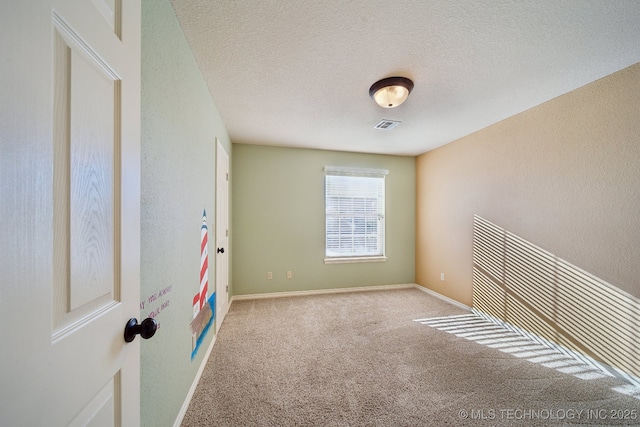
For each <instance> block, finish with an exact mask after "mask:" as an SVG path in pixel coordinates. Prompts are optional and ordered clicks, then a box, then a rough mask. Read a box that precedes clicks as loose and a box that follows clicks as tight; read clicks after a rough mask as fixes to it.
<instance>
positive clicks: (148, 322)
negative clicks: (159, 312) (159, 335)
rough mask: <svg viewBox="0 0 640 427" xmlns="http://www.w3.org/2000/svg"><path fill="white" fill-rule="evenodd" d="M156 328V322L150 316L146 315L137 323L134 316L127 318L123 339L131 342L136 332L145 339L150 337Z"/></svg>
mask: <svg viewBox="0 0 640 427" xmlns="http://www.w3.org/2000/svg"><path fill="white" fill-rule="evenodd" d="M157 329H158V324H157V323H156V321H155V320H153V319H152V318H150V317H147V318H146V319H144V320H143V321H142V323H141V324H139V325H138V319H136V318H135V317H134V318H132V319H129V321H128V322H127V325H126V326H125V327H124V340H125V341H126V342H131V341H133V340H134V339H135V337H136V335H138V334H140V336H141V337H142V338H144V339H145V340H146V339H149V338H151V337H152V336H153V335H154V334H155V333H156V330H157Z"/></svg>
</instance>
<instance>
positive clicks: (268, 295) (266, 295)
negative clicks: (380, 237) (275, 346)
mask: <svg viewBox="0 0 640 427" xmlns="http://www.w3.org/2000/svg"><path fill="white" fill-rule="evenodd" d="M414 286H415V284H413V283H408V284H405V285H373V286H360V287H355V288H334V289H316V290H310V291H291V292H271V293H264V294H247V295H234V296H233V297H232V298H231V300H232V301H235V300H238V301H240V300H251V299H264V298H282V297H295V296H305V295H321V294H339V293H347V292H366V291H385V290H392V289H407V288H413V287H414Z"/></svg>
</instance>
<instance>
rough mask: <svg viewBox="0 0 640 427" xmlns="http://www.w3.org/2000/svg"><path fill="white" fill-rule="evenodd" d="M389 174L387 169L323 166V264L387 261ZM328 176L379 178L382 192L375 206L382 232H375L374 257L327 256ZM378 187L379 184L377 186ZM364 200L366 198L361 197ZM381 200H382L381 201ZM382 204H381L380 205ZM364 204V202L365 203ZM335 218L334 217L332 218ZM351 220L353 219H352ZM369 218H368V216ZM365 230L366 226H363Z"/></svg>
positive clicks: (356, 255) (328, 217)
mask: <svg viewBox="0 0 640 427" xmlns="http://www.w3.org/2000/svg"><path fill="white" fill-rule="evenodd" d="M388 174H389V171H388V170H387V169H369V168H353V167H339V166H325V168H324V177H325V179H324V199H325V214H324V218H325V221H324V223H325V231H324V236H325V245H324V247H325V257H324V263H325V264H339V263H359V262H384V261H386V260H387V256H386V246H385V241H386V215H385V210H386V206H385V205H386V176H387V175H388ZM329 176H343V177H356V178H380V179H381V180H382V191H381V195H380V194H379V193H378V195H377V196H376V197H377V201H378V203H377V204H376V206H377V211H376V216H377V220H378V221H379V224H378V227H381V228H382V230H381V232H380V230H379V229H377V230H376V232H377V233H378V234H379V237H378V238H377V239H376V243H377V245H376V246H377V247H379V248H380V251H379V253H377V254H375V255H368V254H352V255H351V254H349V255H347V254H344V253H343V254H340V255H329V245H328V241H329V233H328V231H329V230H328V229H329V220H330V218H332V217H331V216H330V215H329V212H328V199H329V197H330V196H331V195H330V194H328V177H329ZM377 185H378V186H379V183H378V184H377ZM362 198H364V199H366V196H364V195H363V197H362ZM381 199H382V200H381ZM380 202H382V203H380ZM365 203H366V202H365ZM361 216H362V219H364V221H365V223H366V219H367V215H365V214H364V213H363V214H362V215H361ZM333 218H335V217H333ZM352 218H353V217H352ZM369 218H370V216H369ZM365 228H366V226H365Z"/></svg>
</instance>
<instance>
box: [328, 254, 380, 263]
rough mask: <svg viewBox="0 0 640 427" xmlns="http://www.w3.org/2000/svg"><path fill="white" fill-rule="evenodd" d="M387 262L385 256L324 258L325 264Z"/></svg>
mask: <svg viewBox="0 0 640 427" xmlns="http://www.w3.org/2000/svg"><path fill="white" fill-rule="evenodd" d="M386 260H387V257H386V256H366V257H365V256H361V257H336V258H325V259H324V263H325V264H350V263H358V262H385V261H386Z"/></svg>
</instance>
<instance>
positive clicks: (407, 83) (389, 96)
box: [369, 77, 413, 108]
mask: <svg viewBox="0 0 640 427" xmlns="http://www.w3.org/2000/svg"><path fill="white" fill-rule="evenodd" d="M411 89H413V82H412V81H411V80H409V79H407V78H406V77H387V78H386V79H382V80H380V81H377V82H375V83H374V84H372V85H371V87H370V88H369V96H371V97H372V98H373V100H374V101H376V104H378V105H379V106H381V107H382V108H395V107H397V106H398V105H400V104H402V103H403V102H404V101H405V100H406V99H407V97H408V96H409V93H411Z"/></svg>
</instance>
